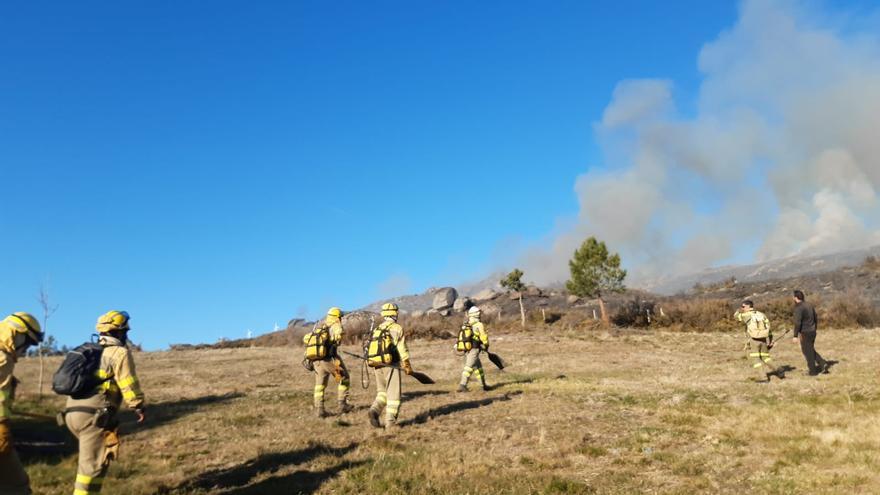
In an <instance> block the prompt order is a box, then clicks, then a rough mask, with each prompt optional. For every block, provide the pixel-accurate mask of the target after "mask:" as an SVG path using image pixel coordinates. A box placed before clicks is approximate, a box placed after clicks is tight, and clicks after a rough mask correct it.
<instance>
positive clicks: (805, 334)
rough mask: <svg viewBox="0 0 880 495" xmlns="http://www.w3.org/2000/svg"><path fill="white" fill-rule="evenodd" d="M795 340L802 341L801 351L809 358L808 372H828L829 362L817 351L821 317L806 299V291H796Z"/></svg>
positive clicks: (811, 373)
mask: <svg viewBox="0 0 880 495" xmlns="http://www.w3.org/2000/svg"><path fill="white" fill-rule="evenodd" d="M793 299H794V341H795V342H800V344H801V352H802V353H803V354H804V359H806V360H807V374H808V375H809V376H816V375H818V374H819V373H828V362H827V361H825V359H823V358H822V356H821V355H819V353H818V352H816V330H817V329H818V326H819V318H818V317H817V316H816V308H814V307H813V305H812V304H810V303H808V302H807V301H806V297H805V296H804V292H803V291H801V290H796V291H794V297H793Z"/></svg>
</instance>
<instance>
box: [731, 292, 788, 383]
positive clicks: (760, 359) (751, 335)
mask: <svg viewBox="0 0 880 495" xmlns="http://www.w3.org/2000/svg"><path fill="white" fill-rule="evenodd" d="M733 318H734V319H735V320H736V321H738V322H740V323H744V324H745V327H746V337H747V338H748V340H747V341H746V346H745V348H746V350H748V351H750V352H749V357H750V358H751V359H753V364H752V368H754V369H756V370H758V372H759V377H758V378H757V379H756V380H755V381H758V382H762V383H769V382H770V377H771V376H774V375H775V376H777V377H779V378H785V375H783V373H782V371H781V370H779V369H777V368H775V367H773V366H772V365H771V364H770V362H771V361H772V359H771V358H770V347H771V345H772V344H773V334H772V333H771V331H770V320H769V319H768V318H767V315H765V314H764V313H762V312H760V311H757V310H756V309H755V303H753V302H752V301H750V300H745V301H743V302H742V304H741V305H740V308H739V310H738V311H737V312H736V313H734V314H733Z"/></svg>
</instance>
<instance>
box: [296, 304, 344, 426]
mask: <svg viewBox="0 0 880 495" xmlns="http://www.w3.org/2000/svg"><path fill="white" fill-rule="evenodd" d="M344 335H345V330H344V329H343V327H342V310H341V309H339V308H337V307H332V308H330V309H329V310H328V311H327V317H326V318H325V319H324V323H323V324H322V325H321V326H320V327H318V328H316V329H315V330H314V331H312V332H310V333H307V334H306V335H305V336H304V337H303V343H304V344H305V345H306V360H308V361H309V362H311V365H312V366H311V367H312V370H313V371H314V375H315V393H314V407H315V413H316V414H317V416H318V417H319V418H325V417H327V411H326V410H325V409H324V390H325V389H326V388H327V384H328V383H329V381H330V377H331V376H332V377H334V378H335V379H336V381H337V383H338V385H337V387H336V397H337V402H338V403H339V413H340V414H345V413H348V412H351V411H352V410H353V409H354V407H352V405H351V404H350V403H349V396H350V395H351V390H350V388H351V378H350V375H349V373H348V368H346V367H345V363H344V362H343V361H342V358H341V357H339V346H340V345H342V339H343V337H344Z"/></svg>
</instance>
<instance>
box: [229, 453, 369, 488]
mask: <svg viewBox="0 0 880 495" xmlns="http://www.w3.org/2000/svg"><path fill="white" fill-rule="evenodd" d="M367 463H368V461H344V462H340V463H339V464H337V465H335V466H332V467H329V468H327V469H322V470H321V471H317V472H312V471H297V472H295V473H293V474H288V475H286V476H276V477H273V478H269V479H267V480H263V481H261V482H259V483H255V484H253V485H248V486H244V487H241V488H236V489H233V490H229V491H225V492H223V495H290V494H297V495H298V494H309V493H315V492H317V491H318V488H321V485H323V484H324V483H325V482H327V481H328V480H330V479H332V478H334V477H336V476H338V475H339V473H341V472H343V471H347V470H349V469H352V468H356V467H358V466H362V465H364V464H367Z"/></svg>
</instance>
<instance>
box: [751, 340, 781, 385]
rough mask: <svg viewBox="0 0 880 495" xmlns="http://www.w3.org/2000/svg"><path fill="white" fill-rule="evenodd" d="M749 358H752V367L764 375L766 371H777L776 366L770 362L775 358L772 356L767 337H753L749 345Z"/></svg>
mask: <svg viewBox="0 0 880 495" xmlns="http://www.w3.org/2000/svg"><path fill="white" fill-rule="evenodd" d="M749 358H750V359H751V360H752V363H753V364H752V368H754V369H756V370H758V371H759V373H760V374H761V375H762V376H765V374H766V373H775V372H776V368H774V367H773V365H771V364H770V362H771V361H773V359H772V358H771V357H770V348H769V346H768V345H767V339H766V338H764V339H752V341H751V345H749Z"/></svg>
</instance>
